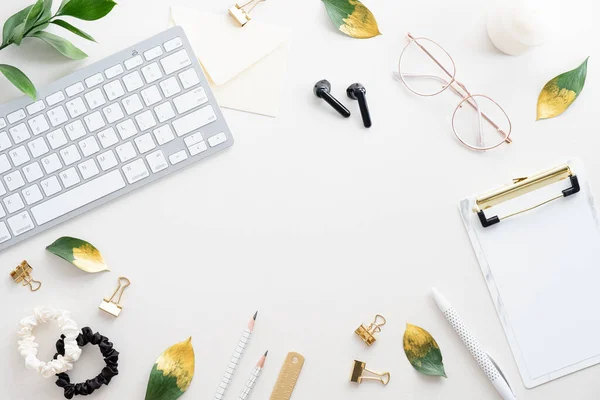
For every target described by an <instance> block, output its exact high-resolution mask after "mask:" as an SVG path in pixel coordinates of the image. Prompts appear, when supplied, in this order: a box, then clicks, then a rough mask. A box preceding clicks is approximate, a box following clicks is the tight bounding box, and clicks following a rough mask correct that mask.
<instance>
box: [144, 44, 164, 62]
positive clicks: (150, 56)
mask: <svg viewBox="0 0 600 400" xmlns="http://www.w3.org/2000/svg"><path fill="white" fill-rule="evenodd" d="M162 55H163V51H162V49H161V48H160V46H156V47H153V48H151V49H150V50H148V51H145V52H144V58H146V61H151V60H154V59H155V58H158V57H160V56H162Z"/></svg>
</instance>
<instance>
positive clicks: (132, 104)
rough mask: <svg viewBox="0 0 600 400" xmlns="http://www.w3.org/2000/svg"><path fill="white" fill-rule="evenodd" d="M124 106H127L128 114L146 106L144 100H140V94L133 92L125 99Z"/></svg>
mask: <svg viewBox="0 0 600 400" xmlns="http://www.w3.org/2000/svg"><path fill="white" fill-rule="evenodd" d="M123 106H124V107H125V112H126V113H127V115H131V114H135V113H136V112H138V111H140V110H141V109H142V108H144V106H143V104H142V101H141V100H140V96H138V95H137V94H132V95H131V96H129V97H126V98H125V99H123Z"/></svg>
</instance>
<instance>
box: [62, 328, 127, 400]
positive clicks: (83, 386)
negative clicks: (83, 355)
mask: <svg viewBox="0 0 600 400" xmlns="http://www.w3.org/2000/svg"><path fill="white" fill-rule="evenodd" d="M64 339H65V336H64V335H61V337H60V339H59V340H58V341H57V342H56V351H57V353H56V354H55V355H54V358H57V357H58V356H59V355H64V354H65V341H64ZM88 343H91V344H94V345H98V347H100V352H101V353H102V356H103V357H104V362H105V363H106V367H104V368H102V372H100V374H99V375H98V376H97V377H95V378H93V379H87V380H86V381H85V382H82V383H75V384H73V383H71V378H70V377H69V375H68V374H67V373H65V372H63V373H61V374H58V375H56V376H57V377H58V379H57V380H56V385H57V386H59V387H61V388H64V390H65V398H67V399H72V398H73V396H78V395H81V396H87V395H88V394H92V393H93V392H94V391H95V390H96V389H99V388H100V387H101V386H102V385H108V384H109V383H110V381H111V379H112V378H113V377H114V376H116V375H118V374H119V370H118V369H117V367H118V366H119V352H118V351H116V350H115V349H113V344H112V343H111V342H110V341H109V340H108V338H107V337H106V336H102V335H101V334H99V333H94V332H93V331H92V330H91V329H90V328H88V327H85V328H83V329H82V330H81V333H80V334H79V336H77V345H78V346H79V347H83V346H85V345H86V344H88Z"/></svg>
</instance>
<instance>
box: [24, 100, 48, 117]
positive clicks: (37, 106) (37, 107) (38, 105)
mask: <svg viewBox="0 0 600 400" xmlns="http://www.w3.org/2000/svg"><path fill="white" fill-rule="evenodd" d="M26 108H27V112H28V113H29V115H33V114H35V113H39V112H40V111H42V110H43V109H44V108H46V105H45V104H44V102H43V101H42V100H38V101H36V102H35V103H33V104H30V105H28V106H27V107H26Z"/></svg>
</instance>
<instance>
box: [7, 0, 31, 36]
mask: <svg viewBox="0 0 600 400" xmlns="http://www.w3.org/2000/svg"><path fill="white" fill-rule="evenodd" d="M32 8H33V6H29V7H25V8H24V9H22V10H21V11H19V12H18V13H16V14H14V15H13V16H11V17H10V18H9V19H7V20H6V22H5V23H4V27H3V28H2V44H8V43H12V42H13V41H12V38H13V36H14V34H15V29H17V27H19V26H21V28H20V32H21V33H20V34H21V37H22V36H23V33H25V31H24V28H25V19H26V18H27V16H28V15H29V11H31V9H32Z"/></svg>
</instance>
